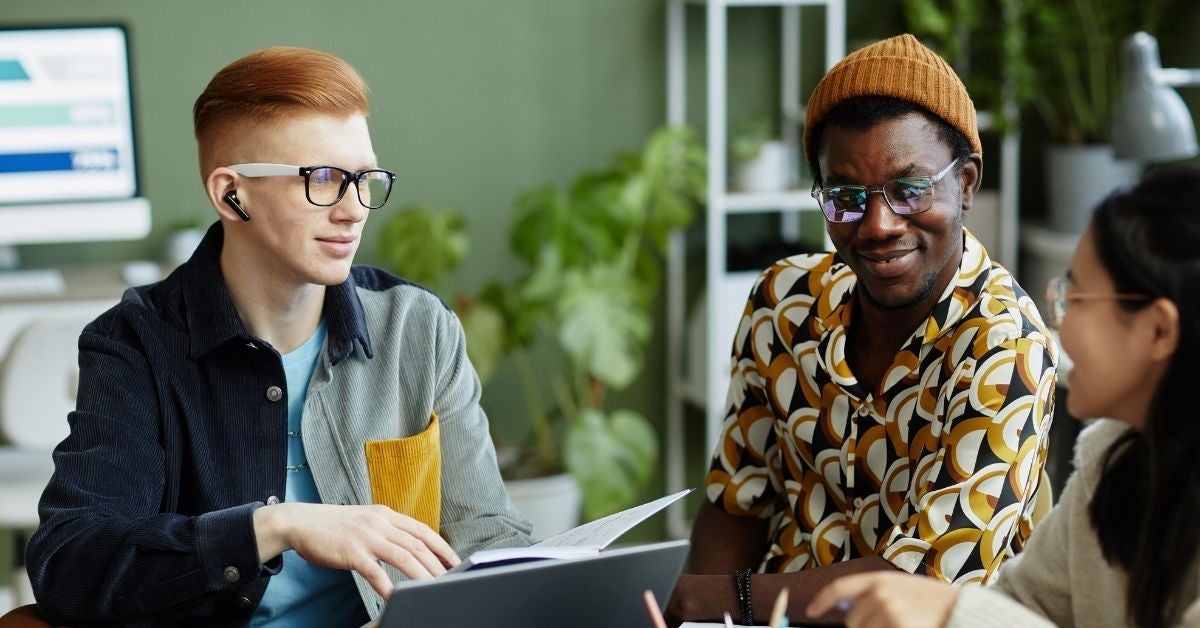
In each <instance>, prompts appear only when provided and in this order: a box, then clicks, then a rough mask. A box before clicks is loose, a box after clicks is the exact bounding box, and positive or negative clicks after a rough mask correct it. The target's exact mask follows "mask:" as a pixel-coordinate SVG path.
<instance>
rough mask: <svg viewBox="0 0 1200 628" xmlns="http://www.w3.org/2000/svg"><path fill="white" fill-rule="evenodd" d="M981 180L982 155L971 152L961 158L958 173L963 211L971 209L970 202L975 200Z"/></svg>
mask: <svg viewBox="0 0 1200 628" xmlns="http://www.w3.org/2000/svg"><path fill="white" fill-rule="evenodd" d="M982 182H983V156H981V155H980V154H979V153H971V154H970V155H967V157H966V159H964V160H963V165H962V169H961V171H960V174H959V183H960V184H961V186H962V188H961V189H962V210H963V211H968V210H970V209H971V204H972V203H974V202H975V193H976V192H978V191H979V185H980V183H982Z"/></svg>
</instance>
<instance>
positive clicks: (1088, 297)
mask: <svg viewBox="0 0 1200 628" xmlns="http://www.w3.org/2000/svg"><path fill="white" fill-rule="evenodd" d="M1070 288H1071V284H1070V282H1069V281H1067V278H1066V277H1064V276H1062V275H1059V276H1058V277H1051V278H1050V281H1048V282H1046V306H1047V307H1048V308H1049V311H1048V312H1046V324H1047V325H1049V326H1051V327H1053V328H1054V329H1058V328H1059V327H1060V326H1061V325H1062V321H1063V317H1064V316H1066V314H1067V306H1068V305H1070V304H1071V302H1072V301H1153V300H1154V297H1152V296H1150V295H1148V294H1136V293H1132V292H1073V291H1071V289H1070Z"/></svg>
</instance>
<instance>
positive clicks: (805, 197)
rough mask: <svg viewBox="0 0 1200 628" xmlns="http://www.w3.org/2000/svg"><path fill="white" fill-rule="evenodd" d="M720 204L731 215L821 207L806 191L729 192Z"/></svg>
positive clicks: (816, 208)
mask: <svg viewBox="0 0 1200 628" xmlns="http://www.w3.org/2000/svg"><path fill="white" fill-rule="evenodd" d="M719 202H720V203H721V204H722V205H723V206H724V207H725V210H726V211H727V212H728V213H731V214H737V213H753V212H760V211H767V210H783V211H797V210H803V209H811V210H814V211H815V210H818V209H820V208H821V207H820V205H818V204H817V199H815V198H813V197H812V195H811V194H809V191H808V190H805V189H792V190H784V191H782V192H729V193H727V194H725V195H723V196H722V197H721V198H720V200H719Z"/></svg>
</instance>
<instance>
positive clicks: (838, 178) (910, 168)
mask: <svg viewBox="0 0 1200 628" xmlns="http://www.w3.org/2000/svg"><path fill="white" fill-rule="evenodd" d="M921 170H923V168H922V167H921V166H919V165H917V164H914V163H910V164H908V165H907V166H904V167H903V168H900V169H898V170H894V171H892V173H891V174H890V175H889V176H888V178H887V179H886V180H885V181H892V180H894V179H903V178H904V177H913V176H922V177H932V176H933V175H934V174H936V173H931V174H917V173H918V172H920V171H921ZM849 180H850V177H847V176H845V175H843V174H842V173H840V172H837V171H831V172H830V173H829V176H827V177H825V183H826V184H827V185H862V184H861V183H845V182H844V181H849Z"/></svg>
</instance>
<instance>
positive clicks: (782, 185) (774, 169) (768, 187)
mask: <svg viewBox="0 0 1200 628" xmlns="http://www.w3.org/2000/svg"><path fill="white" fill-rule="evenodd" d="M791 179H792V151H791V149H789V148H788V145H787V143H785V142H782V141H779V140H769V141H766V142H763V145H762V148H760V149H759V151H758V155H756V156H755V157H754V158H753V159H748V160H745V161H738V162H735V163H734V164H733V189H734V190H737V191H739V192H779V191H782V190H786V189H788V186H789V185H790V184H791Z"/></svg>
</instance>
